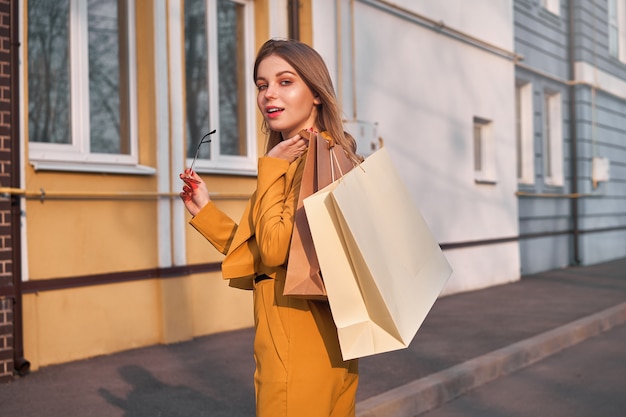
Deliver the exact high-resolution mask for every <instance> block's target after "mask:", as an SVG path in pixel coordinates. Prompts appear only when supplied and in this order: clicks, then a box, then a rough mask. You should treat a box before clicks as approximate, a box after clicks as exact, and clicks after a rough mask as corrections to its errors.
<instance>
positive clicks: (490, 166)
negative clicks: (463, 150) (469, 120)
mask: <svg viewBox="0 0 626 417" xmlns="http://www.w3.org/2000/svg"><path fill="white" fill-rule="evenodd" d="M472 126H473V130H472V132H473V133H472V140H473V147H472V148H473V151H474V152H473V157H474V159H473V160H474V180H475V182H476V183H480V184H495V183H496V158H495V143H494V133H493V122H492V121H491V120H488V119H485V118H482V117H474V123H473V125H472Z"/></svg>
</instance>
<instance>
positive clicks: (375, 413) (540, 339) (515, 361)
mask: <svg viewBox="0 0 626 417" xmlns="http://www.w3.org/2000/svg"><path fill="white" fill-rule="evenodd" d="M624 323H626V302H624V303H622V304H619V305H617V306H615V307H611V308H609V309H606V310H604V311H601V312H599V313H596V314H593V315H591V316H588V317H585V318H582V319H580V320H576V321H573V322H571V323H568V324H566V325H563V326H561V327H558V328H556V329H554V330H550V331H547V332H545V333H541V334H539V335H537V336H534V337H531V338H528V339H526V340H522V341H521V342H517V343H514V344H512V345H510V346H507V347H504V348H502V349H498V350H495V351H493V352H490V353H487V354H485V355H482V356H479V357H477V358H474V359H471V360H469V361H466V362H463V363H461V364H459V365H456V366H453V367H451V368H448V369H445V370H443V371H441V372H438V373H435V374H433V375H429V376H427V377H424V378H421V379H418V380H416V381H413V382H410V383H408V384H406V385H403V386H400V387H398V388H395V389H392V390H389V391H387V392H384V393H382V394H380V395H377V396H374V397H371V398H368V399H366V400H363V401H360V402H359V403H357V405H356V415H357V417H389V416H394V417H415V416H417V415H419V414H422V413H425V412H426V411H429V410H432V409H434V408H437V407H439V406H440V405H441V404H444V403H446V402H448V401H450V400H452V399H454V398H456V397H458V396H460V395H462V394H464V393H466V392H468V391H471V390H472V389H474V388H476V387H479V386H481V385H483V384H485V383H488V382H490V381H493V380H495V379H497V378H499V377H501V376H504V375H507V374H510V373H512V372H515V371H517V370H519V369H521V368H524V367H526V366H528V365H531V364H533V363H535V362H538V361H540V360H542V359H544V358H546V357H548V356H550V355H553V354H555V353H557V352H559V351H561V350H563V349H566V348H568V347H570V346H573V345H575V344H577V343H580V342H582V341H583V340H585V339H588V338H590V337H593V336H597V335H599V334H601V333H603V332H605V331H607V330H610V329H612V328H613V327H616V326H619V325H621V324H624Z"/></svg>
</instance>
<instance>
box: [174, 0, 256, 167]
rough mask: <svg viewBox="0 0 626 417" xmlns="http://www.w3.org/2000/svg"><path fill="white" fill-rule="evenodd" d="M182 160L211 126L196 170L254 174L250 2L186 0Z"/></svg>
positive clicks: (254, 148)
mask: <svg viewBox="0 0 626 417" xmlns="http://www.w3.org/2000/svg"><path fill="white" fill-rule="evenodd" d="M184 4H185V6H184V7H185V10H184V14H185V100H186V135H187V150H186V154H187V158H189V159H190V158H193V156H194V154H195V151H196V147H197V145H198V141H199V140H200V139H201V138H202V137H203V136H204V135H205V134H206V133H208V132H209V131H210V130H212V129H217V133H216V134H215V135H214V136H213V137H214V139H213V140H212V141H211V142H210V145H202V147H201V148H200V153H199V157H198V161H197V162H196V165H195V167H196V170H197V171H200V172H221V173H241V174H254V173H255V172H256V140H255V139H254V138H255V136H256V128H255V114H256V113H255V101H254V83H253V82H252V56H253V53H254V51H253V50H252V39H253V38H252V34H253V28H252V22H253V14H252V12H253V10H252V3H251V2H250V1H243V0H185V3H184Z"/></svg>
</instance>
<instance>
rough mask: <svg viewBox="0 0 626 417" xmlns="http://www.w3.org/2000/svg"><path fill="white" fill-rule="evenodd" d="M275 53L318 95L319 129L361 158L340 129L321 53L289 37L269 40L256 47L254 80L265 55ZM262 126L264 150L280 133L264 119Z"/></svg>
mask: <svg viewBox="0 0 626 417" xmlns="http://www.w3.org/2000/svg"><path fill="white" fill-rule="evenodd" d="M271 55H276V56H279V57H280V58H282V59H284V60H285V61H287V63H288V64H289V65H291V66H292V67H293V68H294V69H295V70H296V72H297V73H298V75H299V76H300V78H302V80H303V81H304V82H305V84H306V85H307V86H308V87H309V89H310V90H311V92H312V93H313V95H314V96H316V97H319V100H320V104H318V105H317V120H316V124H317V127H318V128H319V129H320V131H322V132H324V131H326V132H328V134H329V135H330V136H331V137H332V138H333V139H334V140H335V142H336V143H337V144H339V145H341V147H342V148H343V149H344V151H345V152H346V153H347V155H348V157H349V158H350V159H351V160H353V161H358V160H361V159H362V158H360V157H359V156H358V155H357V153H356V141H355V140H354V138H353V137H352V135H350V134H349V133H348V132H345V131H344V130H343V121H342V117H341V109H340V106H339V103H338V102H337V97H336V95H335V89H334V88H333V82H332V80H331V78H330V74H329V73H328V67H326V63H325V62H324V59H323V58H322V57H321V56H320V54H319V53H318V52H317V51H316V50H315V49H313V48H311V47H310V46H309V45H307V44H305V43H302V42H300V41H296V40H292V39H270V40H268V41H267V42H265V44H263V46H262V47H261V48H260V49H259V52H258V53H257V57H256V61H255V62H254V72H253V77H254V81H255V82H256V79H257V74H258V68H259V64H260V63H261V61H263V60H264V59H265V58H267V57H269V56H271ZM263 129H264V131H265V132H267V133H268V141H267V150H268V151H269V150H270V149H272V148H273V147H274V146H276V144H278V143H279V142H280V141H281V140H282V137H281V134H280V132H276V131H273V130H271V129H270V128H269V127H268V126H267V123H266V122H265V121H263Z"/></svg>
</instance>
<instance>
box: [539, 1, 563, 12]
mask: <svg viewBox="0 0 626 417" xmlns="http://www.w3.org/2000/svg"><path fill="white" fill-rule="evenodd" d="M541 5H542V6H543V8H544V9H546V10H547V11H549V12H550V13H552V14H555V15H557V16H559V15H560V14H561V1H560V0H541Z"/></svg>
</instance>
